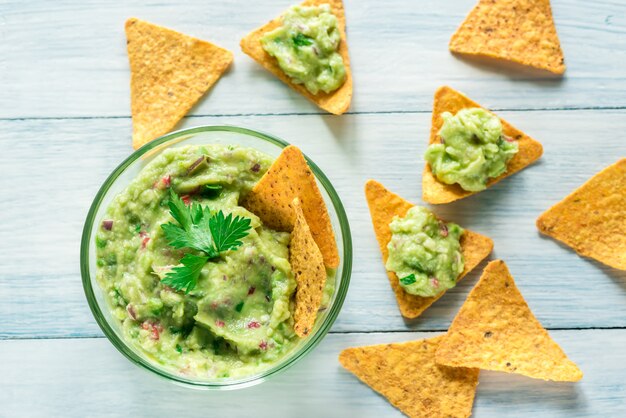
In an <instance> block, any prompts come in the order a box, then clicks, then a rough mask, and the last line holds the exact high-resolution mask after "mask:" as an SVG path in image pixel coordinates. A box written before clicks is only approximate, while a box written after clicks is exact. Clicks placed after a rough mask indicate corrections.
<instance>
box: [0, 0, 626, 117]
mask: <svg viewBox="0 0 626 418" xmlns="http://www.w3.org/2000/svg"><path fill="white" fill-rule="evenodd" d="M292 3H297V2H294V1H292V0H258V1H248V2H246V5H245V7H241V6H240V2H239V0H224V1H211V2H206V1H203V0H193V1H187V2H185V3H184V6H183V5H182V4H180V3H179V2H175V1H159V2H143V1H139V0H133V1H125V2H120V1H105V0H88V1H81V2H77V1H72V0H58V1H54V2H48V1H45V0H36V1H20V0H4V1H3V2H2V3H0V39H2V42H0V57H2V58H1V59H0V62H2V70H3V71H1V72H0V80H1V82H0V84H1V86H2V92H3V94H2V95H1V96H0V117H12V118H22V117H65V116H104V115H106V116H120V115H121V116H126V115H129V114H130V103H129V102H130V101H129V73H128V62H127V58H126V48H125V38H124V21H125V20H126V19H127V18H129V17H131V16H135V17H138V18H141V19H145V20H148V21H150V22H154V23H156V24H160V25H163V26H166V27H170V28H172V29H175V30H178V31H181V32H183V33H186V34H189V35H192V36H196V37H199V38H202V39H206V40H208V41H210V42H214V43H216V44H217V45H219V46H222V47H224V48H227V49H229V50H231V51H233V52H234V53H235V62H234V64H233V67H232V68H231V70H230V71H229V72H228V73H227V74H226V75H225V76H224V78H223V79H222V80H221V81H220V83H218V84H217V85H216V86H215V88H214V89H213V90H212V91H211V92H210V93H209V94H208V96H207V99H206V100H204V101H203V102H201V103H200V104H199V105H198V106H196V108H195V109H194V110H193V113H194V114H197V115H216V114H219V115H221V114H241V113H244V114H248V113H252V114H256V113H285V112H288V113H294V112H296V113H297V112H307V113H309V112H319V109H317V108H316V107H315V105H313V104H310V103H308V102H307V100H306V99H304V98H302V97H301V96H300V95H299V94H298V93H297V92H293V91H290V89H289V88H287V87H286V86H284V85H283V84H282V83H281V82H280V81H279V80H276V79H275V77H273V76H272V75H271V74H269V73H267V71H265V70H264V69H263V68H261V67H260V66H259V65H258V64H257V63H255V62H253V61H252V59H250V58H249V57H247V56H246V55H245V54H243V53H242V52H241V51H240V49H239V40H240V39H241V38H242V37H243V36H245V35H246V34H247V33H248V32H250V31H251V30H253V29H254V28H257V27H259V26H260V25H262V24H263V23H265V22H267V21H268V20H270V19H273V18H274V17H275V16H276V15H277V14H279V13H280V12H282V11H283V10H284V9H285V8H287V7H288V6H289V5H291V4H292ZM474 4H475V0H446V1H440V0H424V1H420V2H419V3H415V2H407V1H405V0H388V1H385V2H377V1H372V0H368V1H363V0H352V1H350V0H347V1H346V4H345V8H346V17H347V26H348V39H349V43H350V58H351V62H352V64H353V65H352V66H353V76H354V83H355V89H354V98H353V102H352V106H351V111H352V112H372V111H428V110H430V107H431V97H432V93H433V91H434V90H435V89H436V88H437V87H438V86H439V85H441V84H448V83H450V84H451V85H452V86H453V87H455V88H457V89H459V90H460V91H463V92H465V93H467V94H468V95H469V96H470V97H473V98H475V97H477V96H478V94H477V93H479V92H480V93H481V94H482V97H480V99H481V101H480V102H481V103H482V104H484V105H485V106H490V107H494V108H496V109H502V108H506V109H517V108H533V109H534V108H546V107H548V108H562V107H590V106H594V107H595V106H612V107H614V106H625V105H626V102H625V101H624V94H625V91H626V87H625V86H626V83H625V80H626V76H625V73H624V71H623V63H624V61H625V60H626V3H625V2H623V1H617V0H602V1H589V0H554V1H553V2H552V6H553V12H554V19H555V21H556V26H557V31H558V34H559V37H560V39H561V43H562V47H563V50H564V53H565V61H566V64H567V67H568V70H567V73H566V76H565V78H564V79H559V78H551V77H547V78H546V76H543V75H541V76H537V75H535V74H529V73H527V72H525V71H519V70H511V69H506V68H501V67H494V66H491V65H484V64H479V63H473V62H471V61H468V60H465V59H460V58H457V57H454V56H453V55H452V54H450V52H449V51H448V41H449V39H450V36H452V34H453V33H454V31H455V30H456V28H457V27H458V25H460V24H461V22H462V21H463V19H464V18H465V16H466V14H467V13H468V12H469V10H470V9H471V8H472V7H473V6H474ZM372 64H373V65H372ZM250 97H254V98H255V100H250ZM261 103H262V105H261Z"/></svg>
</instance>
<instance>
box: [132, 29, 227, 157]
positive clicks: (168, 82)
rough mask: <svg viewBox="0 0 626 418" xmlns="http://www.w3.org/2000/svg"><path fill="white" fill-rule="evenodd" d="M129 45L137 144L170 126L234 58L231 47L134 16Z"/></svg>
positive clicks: (134, 135) (209, 86)
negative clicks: (225, 47) (223, 46)
mask: <svg viewBox="0 0 626 418" xmlns="http://www.w3.org/2000/svg"><path fill="white" fill-rule="evenodd" d="M126 44H127V48H128V60H129V61H130V73H131V80H130V99H131V111H132V116H133V147H134V148H135V149H137V148H139V147H140V146H142V145H144V144H145V143H147V142H150V141H152V140H153V139H155V138H157V137H159V136H161V135H164V134H166V133H168V132H169V131H171V130H172V129H173V128H174V126H176V124H177V123H178V121H179V120H180V119H182V117H183V116H185V115H186V114H187V112H189V110H190V109H191V107H192V106H193V105H194V104H195V103H196V102H197V101H198V100H199V99H200V98H201V97H202V96H203V95H204V93H206V92H207V91H208V90H209V89H210V88H211V86H213V84H215V82H216V81H217V80H218V79H219V78H220V76H221V75H222V73H224V71H226V69H227V68H228V66H229V65H230V63H231V62H232V61H233V54H232V53H231V52H230V51H227V50H225V49H222V48H220V47H218V46H216V45H213V44H211V43H209V42H205V41H201V40H200V39H196V38H192V37H191V36H187V35H183V34H182V33H179V32H175V31H173V30H170V29H167V28H164V27H161V26H157V25H153V24H152V23H148V22H145V21H143V20H139V19H135V18H130V19H128V20H127V21H126Z"/></svg>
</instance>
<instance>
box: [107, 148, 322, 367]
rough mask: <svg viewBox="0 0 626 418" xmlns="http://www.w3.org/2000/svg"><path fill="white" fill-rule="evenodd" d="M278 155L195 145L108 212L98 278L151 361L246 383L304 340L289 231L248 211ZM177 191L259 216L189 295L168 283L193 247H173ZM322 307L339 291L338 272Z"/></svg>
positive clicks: (170, 156)
mask: <svg viewBox="0 0 626 418" xmlns="http://www.w3.org/2000/svg"><path fill="white" fill-rule="evenodd" d="M271 163H272V159H271V158H270V157H269V156H268V155H265V154H263V153H261V152H258V151H256V150H253V149H249V148H239V147H232V146H224V145H206V146H187V147H181V148H170V149H167V150H165V151H163V152H162V153H161V154H160V155H159V156H157V157H156V158H155V159H154V160H153V161H152V162H150V163H149V164H148V165H147V166H146V167H145V168H144V169H143V170H142V171H141V172H140V173H139V175H138V176H137V177H136V178H135V179H134V180H133V181H132V182H131V183H130V184H129V185H128V187H127V188H126V189H125V190H124V191H123V192H122V193H120V194H119V195H117V196H116V197H115V199H114V200H113V202H112V203H111V205H110V206H109V208H108V210H107V213H106V216H105V219H104V220H103V222H102V225H101V228H100V229H99V231H98V233H97V235H96V248H97V251H96V255H97V267H98V268H97V273H96V277H97V281H98V283H99V284H100V286H101V287H102V289H103V290H104V293H105V295H106V298H107V300H108V303H109V306H110V309H111V312H112V314H113V316H114V317H115V318H117V319H118V320H119V321H120V325H121V330H122V333H123V337H124V338H125V339H126V340H127V342H129V343H130V344H131V345H134V346H135V347H136V348H137V349H139V351H140V352H142V353H143V354H144V355H145V356H146V357H147V358H149V359H150V360H152V361H154V362H156V363H158V364H161V365H163V366H165V367H166V368H168V369H170V370H172V371H174V372H178V373H182V374H186V375H189V376H197V377H203V378H207V379H212V378H226V377H241V376H245V375H249V374H253V373H256V372H258V371H260V370H262V369H264V368H267V367H269V366H270V365H272V364H273V363H275V362H277V361H279V360H280V359H281V358H282V357H284V356H285V355H286V354H287V353H289V351H290V350H292V349H293V348H294V347H295V346H296V345H297V343H298V341H299V339H298V337H297V336H296V335H295V333H294V330H293V318H292V313H293V296H294V291H295V288H296V282H295V279H294V275H293V273H292V271H291V266H290V264H289V261H288V259H289V257H288V256H289V252H288V244H289V240H290V234H289V233H285V232H276V231H273V230H271V229H269V228H267V227H265V226H264V225H263V224H262V223H261V221H260V220H259V218H258V217H257V216H256V215H254V214H253V213H251V212H249V211H247V210H246V209H244V208H243V207H241V206H239V201H240V198H241V197H242V196H243V195H245V194H246V193H248V192H249V191H250V190H251V189H252V187H253V186H254V185H255V184H256V183H257V182H258V180H259V179H260V178H261V176H262V175H263V174H264V173H265V172H266V171H267V169H268V168H269V166H270V165H271ZM170 189H173V191H174V192H175V193H177V194H178V195H179V196H180V197H181V198H182V200H183V201H184V202H185V203H187V202H189V203H191V202H198V203H200V204H201V205H203V206H208V207H209V208H210V209H211V210H212V211H217V210H222V211H223V212H224V213H225V214H229V213H232V214H233V216H237V215H239V216H243V217H246V218H250V219H251V226H252V229H251V230H250V232H249V234H248V235H247V236H246V237H245V238H243V239H242V241H243V244H242V245H241V247H239V248H238V249H236V250H232V251H229V252H227V253H225V254H224V255H223V256H222V257H220V258H219V259H215V260H211V261H209V262H208V263H207V264H206V265H205V266H204V267H203V269H202V272H201V274H200V277H199V278H198V281H197V286H196V287H195V288H194V289H193V290H192V291H191V292H190V293H188V294H185V292H182V291H176V290H174V289H172V288H170V287H168V286H165V285H164V284H163V283H162V282H161V279H162V278H163V277H164V276H165V275H166V274H167V272H168V271H170V270H171V268H172V267H174V266H176V265H178V264H179V261H180V259H181V257H182V256H183V255H184V254H185V253H187V252H189V251H191V250H188V249H182V250H180V249H175V248H173V247H171V246H170V245H168V241H167V239H166V238H165V236H164V232H163V230H162V228H161V225H162V224H165V223H168V222H172V221H173V218H172V216H171V215H170V213H169V208H168V200H169V196H170ZM325 291H326V292H325V297H324V300H323V302H322V308H324V307H326V306H327V304H328V302H329V300H330V297H331V295H332V294H333V291H334V272H329V277H328V280H327V287H326V289H325Z"/></svg>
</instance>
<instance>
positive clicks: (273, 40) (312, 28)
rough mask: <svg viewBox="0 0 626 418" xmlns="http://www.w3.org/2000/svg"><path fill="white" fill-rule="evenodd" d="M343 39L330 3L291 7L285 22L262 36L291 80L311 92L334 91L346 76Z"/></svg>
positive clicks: (264, 46) (265, 44)
mask: <svg viewBox="0 0 626 418" xmlns="http://www.w3.org/2000/svg"><path fill="white" fill-rule="evenodd" d="M340 42H341V34H340V32H339V28H338V26H337V17H336V16H335V15H334V14H333V13H332V11H331V8H330V5H328V4H322V5H319V6H293V7H291V8H290V9H289V10H287V12H286V13H285V14H284V15H283V17H282V26H280V27H278V28H276V29H274V30H273V31H271V32H268V33H266V34H265V35H264V36H263V37H262V38H261V44H262V45H263V49H264V50H265V51H266V52H267V53H268V54H270V55H271V56H273V57H275V58H276V60H277V61H278V65H279V66H280V68H281V69H282V70H283V71H284V72H285V74H287V75H288V76H289V77H290V78H291V81H293V82H294V83H296V84H302V85H304V87H306V89H307V90H308V91H309V92H311V93H312V94H317V93H318V92H319V91H320V90H321V91H323V92H325V93H330V92H332V91H335V90H337V89H338V88H339V87H340V86H341V85H342V84H343V82H344V81H345V80H346V68H345V66H344V64H343V58H342V57H341V55H340V54H339V52H338V50H339V43H340Z"/></svg>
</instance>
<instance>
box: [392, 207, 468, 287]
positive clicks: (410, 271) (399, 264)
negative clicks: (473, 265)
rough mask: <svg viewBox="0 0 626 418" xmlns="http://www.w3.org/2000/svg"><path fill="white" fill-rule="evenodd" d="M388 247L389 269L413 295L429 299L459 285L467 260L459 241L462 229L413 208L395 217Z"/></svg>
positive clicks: (429, 212)
mask: <svg viewBox="0 0 626 418" xmlns="http://www.w3.org/2000/svg"><path fill="white" fill-rule="evenodd" d="M389 228H390V229H391V234H392V235H391V240H390V241H389V244H387V248H388V249H389V258H388V259H387V265H386V267H387V270H388V271H393V272H394V273H396V276H398V279H399V280H400V286H402V288H403V289H404V290H405V291H406V292H407V293H410V294H412V295H418V296H424V297H430V296H436V295H438V294H439V293H441V292H443V291H444V290H447V289H450V288H452V287H454V286H455V285H456V280H457V278H458V277H459V274H461V272H462V271H463V267H464V260H463V254H462V253H461V244H460V243H459V240H460V239H461V235H462V234H463V228H461V227H460V226H458V225H456V224H453V223H445V222H442V221H440V220H438V219H437V218H436V217H435V215H433V213H432V212H431V211H429V210H428V209H426V208H424V207H421V206H414V207H412V208H411V209H409V211H408V212H407V213H406V215H405V216H404V217H403V218H400V217H398V216H396V217H394V218H393V221H391V224H389Z"/></svg>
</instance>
